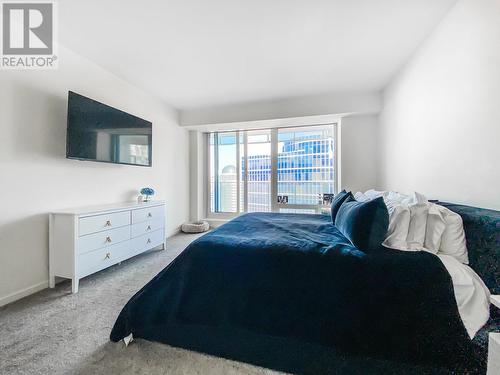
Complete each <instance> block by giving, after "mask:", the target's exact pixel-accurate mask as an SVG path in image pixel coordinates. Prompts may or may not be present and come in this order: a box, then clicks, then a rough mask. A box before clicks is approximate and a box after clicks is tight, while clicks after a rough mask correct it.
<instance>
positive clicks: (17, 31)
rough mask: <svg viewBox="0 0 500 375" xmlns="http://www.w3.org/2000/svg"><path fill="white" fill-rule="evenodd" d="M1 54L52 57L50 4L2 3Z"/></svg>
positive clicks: (51, 13)
mask: <svg viewBox="0 0 500 375" xmlns="http://www.w3.org/2000/svg"><path fill="white" fill-rule="evenodd" d="M2 17H3V22H2V24H3V33H2V42H3V54H4V55H51V54H52V52H53V34H54V27H53V7H52V4H51V3H4V4H3V7H2Z"/></svg>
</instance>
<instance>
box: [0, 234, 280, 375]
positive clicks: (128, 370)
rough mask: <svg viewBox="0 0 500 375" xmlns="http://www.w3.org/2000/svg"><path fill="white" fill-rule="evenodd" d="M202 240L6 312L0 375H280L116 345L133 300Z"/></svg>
mask: <svg viewBox="0 0 500 375" xmlns="http://www.w3.org/2000/svg"><path fill="white" fill-rule="evenodd" d="M197 236H198V235H186V234H178V235H176V236H174V237H172V238H170V239H169V240H168V248H167V250H166V251H152V252H149V253H146V254H143V255H139V256H137V257H135V258H133V259H131V260H128V261H127V262H123V263H122V264H121V265H116V266H113V267H111V268H109V269H107V270H104V271H102V272H99V273H98V274H96V275H92V276H89V277H87V278H85V279H83V280H81V282H80V291H79V293H78V294H75V295H72V294H71V286H70V283H69V282H62V283H59V284H58V285H57V287H56V288H55V289H47V290H44V291H42V292H40V293H37V294H35V295H32V296H30V297H27V298H25V299H23V300H21V301H18V302H15V303H12V304H10V305H8V306H4V307H2V308H0V374H2V375H3V374H16V375H17V374H50V375H52V374H186V375H187V374H200V375H201V374H203V375H212V374H213V375H222V374H277V372H274V371H271V370H267V369H262V368H259V367H255V366H251V365H248V364H244V363H239V362H234V361H229V360H225V359H221V358H216V357H212V356H208V355H204V354H199V353H195V352H191V351H188V350H182V349H178V348H173V347H170V346H167V345H164V344H158V343H152V342H148V341H145V340H136V341H134V342H133V343H132V344H131V345H129V347H128V348H126V347H125V345H124V344H123V342H120V343H118V344H115V343H112V342H110V341H109V333H110V331H111V327H112V326H113V324H114V322H115V319H116V317H117V316H118V313H119V312H120V310H121V308H122V307H123V306H124V305H125V303H126V302H127V301H128V299H129V298H130V297H131V296H132V295H133V294H134V293H135V292H136V291H137V290H139V289H140V288H141V287H142V286H143V285H144V284H145V283H146V282H148V281H149V280H150V279H151V278H152V277H154V276H155V275H156V274H157V273H158V272H159V271H161V270H162V269H163V268H164V267H165V266H166V265H167V264H169V263H170V262H171V261H172V260H173V259H174V258H175V257H176V256H177V255H178V254H180V253H181V252H182V251H183V250H184V249H185V247H186V246H187V245H188V244H189V243H190V242H191V241H192V240H194V239H195V238H196V237H197Z"/></svg>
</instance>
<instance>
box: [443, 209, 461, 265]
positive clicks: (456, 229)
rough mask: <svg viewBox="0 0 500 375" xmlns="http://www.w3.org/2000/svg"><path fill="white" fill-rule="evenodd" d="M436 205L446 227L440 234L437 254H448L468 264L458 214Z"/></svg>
mask: <svg viewBox="0 0 500 375" xmlns="http://www.w3.org/2000/svg"><path fill="white" fill-rule="evenodd" d="M436 206H437V207H438V208H439V210H440V212H441V214H442V215H443V218H444V221H445V223H446V228H445V229H444V232H443V235H442V236H441V243H440V246H439V251H438V254H445V255H450V256H452V257H454V258H455V259H457V260H458V261H459V262H461V263H464V264H469V255H468V253H467V245H466V241H465V231H464V225H463V222H462V218H461V217H460V215H459V214H457V213H456V212H453V211H451V210H449V209H447V208H446V207H443V206H439V205H436Z"/></svg>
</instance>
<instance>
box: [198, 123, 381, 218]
mask: <svg viewBox="0 0 500 375" xmlns="http://www.w3.org/2000/svg"><path fill="white" fill-rule="evenodd" d="M315 119H316V117H315V116H312V117H307V116H304V117H302V122H301V118H300V117H296V118H293V119H283V121H280V124H279V125H278V124H277V122H276V121H274V120H263V121H254V122H252V121H249V122H245V123H236V122H235V123H233V124H235V126H237V125H239V126H237V127H233V128H232V129H240V130H244V129H256V128H270V127H280V126H287V123H288V124H291V123H293V126H299V124H301V125H307V124H309V125H311V124H314V122H313V121H315ZM288 121H289V122H288ZM308 122H310V123H308ZM333 122H337V123H338V124H339V127H338V141H339V142H338V145H339V152H338V157H339V160H340V163H339V164H340V171H341V180H340V181H339V182H340V188H341V189H344V188H345V189H347V190H352V191H355V192H356V191H366V190H368V189H371V188H374V187H376V185H377V175H378V164H377V148H378V145H377V142H378V137H377V132H378V117H377V115H350V116H346V117H343V118H338V117H337V116H331V118H330V119H326V121H325V123H333ZM318 123H321V122H316V124H318ZM266 124H267V126H266ZM225 125H226V124H214V125H213V126H201V125H200V126H190V127H189V129H196V128H202V129H203V131H223V130H224V129H223V127H224V126H225ZM241 125H245V126H241ZM221 126H222V128H221ZM288 126H290V125H288ZM202 135H203V133H202V132H201V131H197V130H191V131H190V150H191V154H190V173H191V179H190V197H191V199H190V203H191V206H190V218H191V220H200V219H204V218H206V217H207V212H206V206H207V204H206V197H207V195H206V189H207V188H208V187H207V186H206V181H208V178H207V173H208V172H207V147H206V141H207V140H206V137H203V136H202ZM222 220H223V221H225V220H224V219H222ZM209 222H210V224H211V225H214V224H215V223H216V220H213V219H211V220H210V221H209Z"/></svg>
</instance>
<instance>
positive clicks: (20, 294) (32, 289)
mask: <svg viewBox="0 0 500 375" xmlns="http://www.w3.org/2000/svg"><path fill="white" fill-rule="evenodd" d="M180 231H181V227H180V226H179V227H177V228H175V229H174V230H173V231H171V232H170V233H169V234H168V238H170V237H172V236H175V235H176V234H178V233H180ZM48 287H49V281H48V280H46V281H42V282H41V283H38V284H35V285H32V286H29V287H27V288H24V289H21V290H19V291H17V292H14V293H11V294H8V295H6V296H4V297H0V307H1V306H5V305H8V304H9V303H12V302H14V301H17V300H20V299H21V298H24V297H27V296H29V295H30V294H34V293H36V292H39V291H41V290H43V289H46V288H48Z"/></svg>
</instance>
